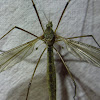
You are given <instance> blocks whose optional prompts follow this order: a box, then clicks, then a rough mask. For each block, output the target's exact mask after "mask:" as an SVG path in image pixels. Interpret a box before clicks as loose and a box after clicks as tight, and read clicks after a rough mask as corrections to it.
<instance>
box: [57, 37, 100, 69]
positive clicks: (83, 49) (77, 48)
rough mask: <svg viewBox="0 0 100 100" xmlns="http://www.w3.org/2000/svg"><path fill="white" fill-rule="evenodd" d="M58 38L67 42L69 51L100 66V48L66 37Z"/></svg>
mask: <svg viewBox="0 0 100 100" xmlns="http://www.w3.org/2000/svg"><path fill="white" fill-rule="evenodd" d="M58 39H60V40H62V41H64V42H65V44H66V46H67V49H68V51H69V52H71V53H72V54H73V55H75V56H76V57H78V58H80V59H82V60H87V61H88V62H90V63H91V64H94V65H95V66H97V67H100V48H96V47H94V46H91V45H88V44H85V43H82V42H77V41H74V40H69V39H65V38H63V37H59V38H58Z"/></svg>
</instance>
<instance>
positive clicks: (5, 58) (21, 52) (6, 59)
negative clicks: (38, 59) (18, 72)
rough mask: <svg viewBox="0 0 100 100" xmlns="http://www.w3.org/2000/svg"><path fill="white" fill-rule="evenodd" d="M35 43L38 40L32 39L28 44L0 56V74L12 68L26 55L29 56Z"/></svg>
mask: <svg viewBox="0 0 100 100" xmlns="http://www.w3.org/2000/svg"><path fill="white" fill-rule="evenodd" d="M37 41H38V39H34V40H32V41H30V42H27V43H25V44H22V45H20V46H17V47H15V48H13V49H10V50H8V51H6V52H4V53H2V54H0V72H2V71H4V70H6V69H8V68H10V67H12V66H13V65H15V64H16V63H18V62H20V61H21V60H22V59H24V58H25V57H27V56H28V55H30V54H31V53H32V51H33V49H34V45H35V43H36V42H37Z"/></svg>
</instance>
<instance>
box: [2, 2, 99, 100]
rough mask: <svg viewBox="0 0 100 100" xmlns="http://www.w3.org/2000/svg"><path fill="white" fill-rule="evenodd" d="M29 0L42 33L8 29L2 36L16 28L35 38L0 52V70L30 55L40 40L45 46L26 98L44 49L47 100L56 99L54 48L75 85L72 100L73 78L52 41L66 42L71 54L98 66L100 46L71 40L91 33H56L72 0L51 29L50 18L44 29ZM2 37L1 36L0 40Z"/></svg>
mask: <svg viewBox="0 0 100 100" xmlns="http://www.w3.org/2000/svg"><path fill="white" fill-rule="evenodd" d="M31 1H32V4H33V7H34V9H35V12H36V15H37V17H38V20H39V23H40V26H41V28H42V30H43V35H42V36H40V37H38V36H36V35H34V34H33V33H31V32H29V31H27V30H24V29H22V28H20V27H17V26H15V27H13V28H12V29H11V30H10V31H8V32H7V33H6V34H5V35H4V36H3V37H5V36H6V35H8V34H9V33H10V32H11V31H12V30H14V29H15V28H16V29H19V30H21V31H24V32H26V33H28V34H31V35H33V36H34V37H36V39H34V40H32V41H29V42H27V43H25V44H22V45H20V46H17V47H15V48H13V49H10V50H8V51H6V52H4V53H2V54H0V72H2V71H4V70H6V69H8V68H11V67H13V65H15V64H16V63H18V62H20V61H21V60H23V59H24V58H26V57H27V56H28V55H30V54H31V53H32V52H34V51H33V50H34V46H35V43H36V42H37V41H39V40H42V41H43V42H44V43H45V44H46V48H45V49H44V50H43V52H42V54H41V55H40V57H39V59H38V62H37V64H36V66H35V70H34V72H33V74H32V78H31V80H30V82H29V86H28V90H27V96H26V100H28V95H29V90H30V86H31V83H32V80H33V77H34V74H35V72H36V69H37V67H38V64H39V62H40V60H41V57H42V55H43V54H44V52H45V50H47V82H48V91H49V92H48V93H49V100H57V99H56V72H55V65H54V56H53V50H55V51H56V52H57V54H58V55H59V57H60V59H61V61H62V62H63V64H64V66H65V68H66V69H67V71H68V74H69V75H70V77H71V79H72V81H73V84H74V86H75V90H74V92H75V94H74V100H75V96H76V83H75V80H74V78H73V76H72V74H71V72H70V70H69V68H68V66H67V65H66V63H65V62H64V60H63V58H62V56H61V54H60V53H59V52H58V51H57V49H56V48H55V47H54V43H57V42H58V41H63V42H64V43H65V44H66V47H67V50H68V51H69V52H70V53H71V54H73V55H74V56H75V57H77V58H79V59H81V60H86V61H87V62H89V63H91V64H93V65H95V66H96V67H100V48H97V47H94V46H91V45H88V44H85V43H82V42H77V41H74V40H72V39H74V38H81V37H89V36H90V37H92V38H93V39H94V37H93V36H92V35H86V36H77V37H71V38H65V37H62V36H59V35H57V29H58V26H59V24H60V22H61V19H62V17H63V15H64V13H65V10H66V9H67V7H68V5H69V3H70V2H71V1H72V0H68V2H67V3H66V5H65V7H64V9H63V12H62V14H61V16H60V18H59V21H58V24H57V27H56V29H55V30H53V29H52V27H53V24H52V21H50V20H49V21H48V24H47V25H46V29H44V27H43V25H42V22H41V19H40V16H39V13H38V11H37V8H36V5H35V3H34V1H33V0H31ZM3 37H1V38H0V40H1V39H2V38H3ZM94 41H95V42H96V43H97V41H96V40H95V39H94ZM97 45H98V46H99V44H98V43H97ZM99 47H100V46H99Z"/></svg>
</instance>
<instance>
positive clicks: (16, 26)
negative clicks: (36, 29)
mask: <svg viewBox="0 0 100 100" xmlns="http://www.w3.org/2000/svg"><path fill="white" fill-rule="evenodd" d="M15 28H17V29H19V30H22V31H24V32H26V33H28V34H30V35H33V36H35V37H38V36H36V35H34V34H32V33H31V32H28V31H26V30H24V29H22V28H20V27H17V26H15V27H13V28H12V29H11V30H9V31H8V32H7V33H6V34H5V35H3V36H2V37H1V38H0V40H1V39H2V38H4V37H5V36H6V35H7V34H9V33H10V32H11V31H12V30H14V29H15Z"/></svg>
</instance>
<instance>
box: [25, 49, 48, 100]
mask: <svg viewBox="0 0 100 100" xmlns="http://www.w3.org/2000/svg"><path fill="white" fill-rule="evenodd" d="M45 50H46V48H45V49H44V50H43V52H42V54H41V55H40V57H39V60H38V62H37V64H36V67H35V69H34V72H33V74H32V77H31V80H30V82H29V86H28V90H27V96H26V100H28V95H29V90H30V87H31V84H32V80H33V77H34V74H35V72H36V69H37V66H38V64H39V62H40V60H41V57H42V55H43V53H44V52H45Z"/></svg>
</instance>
